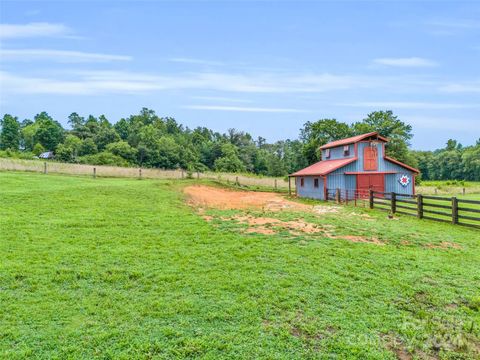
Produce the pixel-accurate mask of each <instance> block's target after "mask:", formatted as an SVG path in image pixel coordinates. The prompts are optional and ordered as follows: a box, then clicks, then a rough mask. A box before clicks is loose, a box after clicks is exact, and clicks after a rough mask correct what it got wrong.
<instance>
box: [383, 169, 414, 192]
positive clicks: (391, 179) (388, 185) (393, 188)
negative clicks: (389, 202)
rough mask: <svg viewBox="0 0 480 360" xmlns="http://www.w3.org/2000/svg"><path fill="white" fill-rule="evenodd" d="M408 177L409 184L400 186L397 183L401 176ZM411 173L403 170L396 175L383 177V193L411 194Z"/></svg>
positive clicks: (412, 179) (412, 178) (412, 180)
mask: <svg viewBox="0 0 480 360" xmlns="http://www.w3.org/2000/svg"><path fill="white" fill-rule="evenodd" d="M404 174H405V175H408V177H409V178H410V183H409V184H408V185H407V186H405V187H404V186H402V185H401V184H400V183H399V182H398V181H399V180H400V177H401V176H402V175H404ZM414 181H415V180H414V177H413V173H412V172H411V171H408V170H404V171H402V172H399V173H397V174H387V175H385V192H396V193H397V194H410V195H411V194H413V182H414Z"/></svg>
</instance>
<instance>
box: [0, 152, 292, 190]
mask: <svg viewBox="0 0 480 360" xmlns="http://www.w3.org/2000/svg"><path fill="white" fill-rule="evenodd" d="M0 170H12V171H33V172H41V173H44V174H48V173H56V174H70V175H87V176H92V177H94V178H95V177H98V176H100V177H101V176H104V177H122V178H138V179H186V178H193V179H207V180H215V181H219V182H224V183H231V184H236V185H242V186H253V187H259V188H270V189H273V190H283V191H288V190H289V189H290V191H294V190H295V181H291V182H289V181H287V180H286V179H285V178H274V177H259V176H258V177H257V176H246V175H242V174H234V173H220V172H197V171H187V170H182V169H176V170H164V169H154V168H138V167H137V168H134V167H120V166H105V165H85V164H71V163H61V162H57V161H38V160H22V159H10V158H0Z"/></svg>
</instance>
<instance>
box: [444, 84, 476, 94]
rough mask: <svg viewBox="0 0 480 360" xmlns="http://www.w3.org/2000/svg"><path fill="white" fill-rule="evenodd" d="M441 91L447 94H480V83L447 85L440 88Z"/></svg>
mask: <svg viewBox="0 0 480 360" xmlns="http://www.w3.org/2000/svg"><path fill="white" fill-rule="evenodd" d="M440 91H443V92H447V93H480V81H476V82H468V83H454V84H447V85H444V86H442V87H440Z"/></svg>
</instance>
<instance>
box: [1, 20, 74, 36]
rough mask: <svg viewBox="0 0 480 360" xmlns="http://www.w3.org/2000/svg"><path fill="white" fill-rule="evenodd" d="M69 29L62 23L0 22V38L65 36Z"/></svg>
mask: <svg viewBox="0 0 480 360" xmlns="http://www.w3.org/2000/svg"><path fill="white" fill-rule="evenodd" d="M69 33H70V29H69V28H68V27H67V26H65V25H63V24H51V23H46V22H38V23H29V24H0V38H2V39H8V38H25V37H53V36H67V35H69Z"/></svg>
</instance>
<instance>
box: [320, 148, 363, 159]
mask: <svg viewBox="0 0 480 360" xmlns="http://www.w3.org/2000/svg"><path fill="white" fill-rule="evenodd" d="M348 148H349V150H350V152H349V154H348V155H347V156H345V155H343V145H342V146H337V147H334V148H330V157H329V158H328V159H327V157H326V155H325V153H326V151H325V150H322V160H336V159H348V158H353V157H355V147H354V145H353V144H350V145H348Z"/></svg>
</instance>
